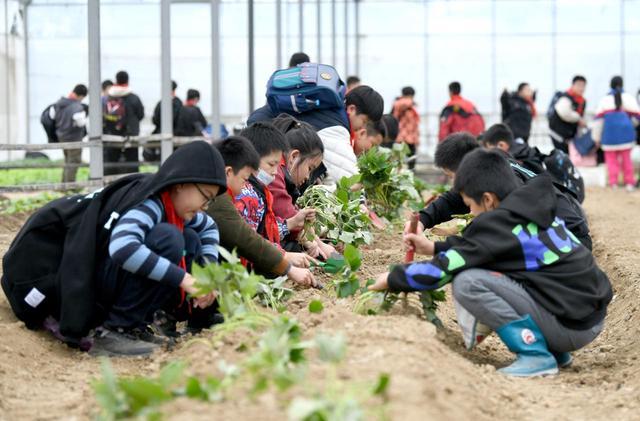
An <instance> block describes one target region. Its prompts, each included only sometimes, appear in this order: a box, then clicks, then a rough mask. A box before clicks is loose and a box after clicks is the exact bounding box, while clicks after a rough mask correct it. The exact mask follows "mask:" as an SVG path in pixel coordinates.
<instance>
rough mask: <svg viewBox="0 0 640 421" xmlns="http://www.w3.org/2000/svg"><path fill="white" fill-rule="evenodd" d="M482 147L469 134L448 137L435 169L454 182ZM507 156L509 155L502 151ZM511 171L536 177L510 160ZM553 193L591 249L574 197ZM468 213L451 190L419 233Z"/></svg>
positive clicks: (423, 214) (423, 216)
mask: <svg viewBox="0 0 640 421" xmlns="http://www.w3.org/2000/svg"><path fill="white" fill-rule="evenodd" d="M479 147H480V144H479V143H478V142H477V141H476V139H475V138H474V137H473V136H471V135H470V134H468V133H454V134H452V135H449V136H448V137H447V138H446V139H445V140H444V141H442V143H440V144H438V147H437V148H436V154H435V163H436V166H438V167H440V168H442V170H443V171H444V173H445V174H446V175H447V176H448V177H452V178H454V179H455V177H456V174H457V173H458V166H459V165H460V162H461V161H462V159H463V158H464V157H465V156H466V155H467V154H469V153H471V152H472V151H474V150H476V149H477V148H479ZM503 154H505V156H508V153H507V152H503ZM509 162H510V165H511V168H512V170H513V172H514V174H515V175H516V176H517V178H518V180H519V182H526V181H527V180H529V179H531V178H533V177H536V174H534V173H532V172H531V171H529V170H527V169H525V168H523V167H521V166H520V165H518V163H517V162H515V161H513V160H510V161H509ZM551 190H552V192H554V194H555V195H556V197H557V200H558V205H557V208H558V210H557V212H558V216H559V217H560V218H561V219H562V220H563V221H565V224H566V225H567V228H569V230H570V231H571V232H572V233H573V234H574V235H575V236H576V237H577V238H578V240H580V242H581V243H582V244H584V245H585V246H586V247H587V248H588V249H591V236H590V235H589V226H588V225H587V221H586V218H585V217H584V214H583V212H582V208H581V207H580V204H579V203H577V202H576V201H575V200H574V199H573V198H572V197H570V196H569V195H567V194H565V193H563V192H562V191H560V190H559V189H558V188H557V187H556V186H555V185H553V184H552V186H551ZM465 213H469V207H468V206H467V205H466V204H465V203H464V201H463V200H462V197H461V196H460V194H459V193H457V192H455V191H448V192H446V193H444V194H442V195H440V196H439V197H438V198H437V199H436V200H435V201H433V202H432V203H431V204H429V206H427V207H426V208H424V209H422V210H421V211H420V221H419V222H418V231H419V232H422V231H423V230H424V229H426V228H432V227H434V226H436V225H438V224H441V223H443V222H446V221H449V220H451V218H452V215H458V214H465ZM408 229H409V224H408V223H407V225H406V226H405V233H407V232H408V231H407V230H408Z"/></svg>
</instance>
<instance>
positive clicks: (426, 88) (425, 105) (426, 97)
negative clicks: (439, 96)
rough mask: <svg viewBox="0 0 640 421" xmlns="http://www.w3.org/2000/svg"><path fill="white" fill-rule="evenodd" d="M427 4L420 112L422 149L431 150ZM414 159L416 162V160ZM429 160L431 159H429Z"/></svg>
mask: <svg viewBox="0 0 640 421" xmlns="http://www.w3.org/2000/svg"><path fill="white" fill-rule="evenodd" d="M428 17H429V4H428V0H424V22H425V25H424V103H423V105H422V112H423V113H424V115H425V118H424V123H423V124H424V126H423V127H424V139H425V142H421V143H422V144H423V145H424V147H423V148H422V150H428V151H431V137H430V136H429V135H430V133H429V121H428V120H427V119H428V116H429V108H428V105H429V63H430V61H429V28H428V26H427V22H428V21H429V19H428ZM419 160H420V154H418V161H419ZM418 161H416V163H417V162H418ZM430 162H431V161H430Z"/></svg>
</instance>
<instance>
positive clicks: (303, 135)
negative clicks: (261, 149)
mask: <svg viewBox="0 0 640 421" xmlns="http://www.w3.org/2000/svg"><path fill="white" fill-rule="evenodd" d="M272 123H273V125H274V126H275V127H276V128H277V129H278V130H280V131H281V132H282V133H284V137H285V139H286V141H287V144H288V146H289V150H291V149H296V150H297V151H299V152H300V159H301V160H302V161H304V160H305V159H308V158H315V157H317V156H319V155H322V154H324V144H323V143H322V139H320V136H318V133H316V131H315V130H314V128H313V126H311V125H310V124H309V123H305V122H303V121H299V120H298V119H296V118H295V117H293V116H291V115H289V114H280V115H279V116H277V117H276V118H274V119H273V120H272Z"/></svg>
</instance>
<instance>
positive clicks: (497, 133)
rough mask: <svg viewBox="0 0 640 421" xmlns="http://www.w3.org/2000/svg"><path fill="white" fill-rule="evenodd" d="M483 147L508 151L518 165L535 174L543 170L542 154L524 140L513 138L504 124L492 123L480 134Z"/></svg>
mask: <svg viewBox="0 0 640 421" xmlns="http://www.w3.org/2000/svg"><path fill="white" fill-rule="evenodd" d="M482 143H483V144H484V147H485V148H488V149H493V148H498V149H500V150H502V151H504V152H508V153H509V154H510V155H511V156H512V157H513V159H515V160H516V161H518V163H519V164H520V165H522V166H523V167H525V168H526V169H528V170H530V171H533V172H534V173H536V174H541V173H543V172H544V171H545V168H544V156H543V155H542V154H541V153H540V151H539V150H538V148H536V147H531V146H529V145H528V144H527V143H526V142H525V141H524V140H522V139H520V138H518V139H514V138H513V132H512V131H511V129H510V128H509V127H508V126H506V125H504V124H494V125H493V126H491V127H489V128H488V129H487V131H485V132H484V133H483V134H482Z"/></svg>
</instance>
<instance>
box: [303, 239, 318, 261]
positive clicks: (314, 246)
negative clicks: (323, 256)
mask: <svg viewBox="0 0 640 421" xmlns="http://www.w3.org/2000/svg"><path fill="white" fill-rule="evenodd" d="M302 246H303V247H304V248H305V249H306V250H307V254H308V255H309V256H311V257H318V256H320V247H319V246H318V243H316V242H315V241H307V242H305V243H304V244H303V245H302Z"/></svg>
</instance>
